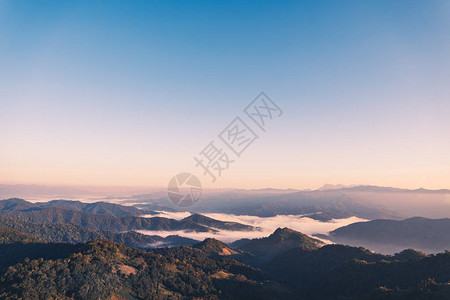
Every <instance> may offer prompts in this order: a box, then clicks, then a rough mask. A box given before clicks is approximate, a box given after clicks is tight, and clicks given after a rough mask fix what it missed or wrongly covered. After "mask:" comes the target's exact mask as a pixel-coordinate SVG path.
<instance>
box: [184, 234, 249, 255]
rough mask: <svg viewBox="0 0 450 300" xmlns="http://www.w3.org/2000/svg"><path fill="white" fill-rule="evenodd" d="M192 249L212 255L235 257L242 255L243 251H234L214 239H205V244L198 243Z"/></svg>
mask: <svg viewBox="0 0 450 300" xmlns="http://www.w3.org/2000/svg"><path fill="white" fill-rule="evenodd" d="M192 247H193V248H197V249H200V250H202V251H203V252H205V253H208V254H212V255H223V256H228V255H231V256H233V255H239V254H241V253H242V251H239V250H235V249H232V248H231V247H230V246H228V245H227V244H225V243H224V242H221V241H219V240H216V239H212V238H208V239H205V240H204V241H203V242H200V243H197V244H195V245H193V246H192Z"/></svg>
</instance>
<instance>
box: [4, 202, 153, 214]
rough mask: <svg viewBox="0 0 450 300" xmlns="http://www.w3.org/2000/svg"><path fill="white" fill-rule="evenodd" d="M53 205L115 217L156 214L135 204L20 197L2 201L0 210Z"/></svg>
mask: <svg viewBox="0 0 450 300" xmlns="http://www.w3.org/2000/svg"><path fill="white" fill-rule="evenodd" d="M46 207H52V208H61V209H65V210H75V211H83V212H88V213H93V214H98V215H110V216H115V217H126V216H141V215H144V214H154V212H153V211H151V210H147V209H139V208H137V207H134V206H126V205H120V204H114V203H109V202H94V203H85V202H80V201H72V200H52V201H48V202H36V203H32V202H29V201H25V200H23V199H20V198H10V199H5V200H2V201H0V210H10V211H30V210H39V209H41V208H46Z"/></svg>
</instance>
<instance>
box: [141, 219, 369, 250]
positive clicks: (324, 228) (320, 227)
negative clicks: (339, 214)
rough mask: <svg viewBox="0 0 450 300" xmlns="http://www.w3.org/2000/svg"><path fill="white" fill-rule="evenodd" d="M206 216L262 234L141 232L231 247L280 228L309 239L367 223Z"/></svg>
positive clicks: (243, 232) (245, 232) (347, 220)
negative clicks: (229, 244)
mask: <svg viewBox="0 0 450 300" xmlns="http://www.w3.org/2000/svg"><path fill="white" fill-rule="evenodd" d="M190 215H191V214H190V213H189V212H159V214H158V215H157V216H159V217H166V218H172V219H177V220H181V219H183V218H186V217H188V216H190ZM203 215H205V216H207V217H210V218H213V219H216V220H221V221H229V222H238V223H242V224H247V225H251V226H254V227H259V228H260V230H258V231H251V232H249V231H229V230H220V231H219V232H218V233H210V232H185V231H149V230H139V232H140V233H143V234H148V235H159V236H163V237H166V236H168V235H179V236H183V237H188V238H192V239H196V240H204V239H205V238H215V239H218V240H221V241H223V242H226V243H230V242H233V241H235V240H238V239H242V238H250V239H253V238H261V237H266V236H268V235H270V234H271V233H273V232H274V231H275V230H276V229H277V228H278V227H288V228H291V229H294V230H296V231H299V232H302V233H304V234H307V235H313V234H316V233H322V234H327V233H328V232H330V231H332V230H334V229H336V228H339V227H342V226H346V225H349V224H352V223H355V222H363V221H367V220H364V219H360V218H357V217H350V218H345V219H334V220H332V221H329V222H320V221H317V220H313V219H311V218H307V217H304V216H303V215H282V216H275V217H268V218H261V217H255V216H247V215H240V216H237V215H232V214H221V213H205V214H203ZM152 216H153V217H154V216H155V215H151V216H148V217H152Z"/></svg>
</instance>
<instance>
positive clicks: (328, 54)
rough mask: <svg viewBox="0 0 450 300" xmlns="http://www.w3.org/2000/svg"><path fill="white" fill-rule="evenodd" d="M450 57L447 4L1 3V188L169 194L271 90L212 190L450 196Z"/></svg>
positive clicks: (420, 2)
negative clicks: (165, 188) (272, 112)
mask: <svg viewBox="0 0 450 300" xmlns="http://www.w3.org/2000/svg"><path fill="white" fill-rule="evenodd" d="M449 50H450V4H449V3H448V2H446V1H373V2H370V3H369V2H368V1H339V2H338V1H293V2H289V1H285V2H282V3H281V2H276V1H270V2H269V1H245V2H242V1H189V2H187V1H183V2H182V1H171V2H167V1H164V2H163V1H160V2H154V1H32V2H29V1H0V126H1V129H0V138H1V140H2V141H3V146H2V149H1V150H0V159H1V160H2V167H0V181H1V182H4V183H45V184H104V185H144V186H147V185H149V186H162V185H165V184H166V182H167V181H168V180H169V179H170V177H171V176H172V175H174V174H176V173H177V172H181V171H192V172H195V171H196V169H195V167H194V162H193V159H192V158H193V156H194V155H196V154H197V153H198V152H199V151H201V150H202V149H203V147H204V146H206V145H207V144H208V143H209V141H210V140H212V139H214V138H215V137H216V136H217V134H218V133H220V132H221V131H222V129H223V128H224V127H225V126H226V125H227V124H228V123H229V122H230V121H231V120H232V119H233V118H234V117H235V116H236V115H238V114H239V113H241V111H242V109H243V107H245V106H246V105H247V104H248V103H249V102H250V101H251V100H252V99H253V98H254V97H255V96H256V95H257V94H258V93H259V92H260V91H265V92H266V93H267V94H268V95H270V96H271V97H272V98H273V99H274V100H275V101H276V102H277V103H278V104H279V105H280V106H281V107H282V108H283V110H284V111H285V114H284V115H283V117H282V118H281V119H280V120H277V122H276V123H275V122H274V123H273V125H272V126H271V128H270V130H268V132H267V133H266V134H264V135H263V136H261V139H260V140H258V142H257V143H255V145H252V147H251V149H249V151H248V152H247V153H245V156H244V157H242V158H241V159H240V160H239V161H238V162H237V163H236V164H235V165H234V166H233V167H232V169H230V170H229V172H227V173H226V174H224V175H223V178H221V180H220V181H218V182H217V183H216V184H214V185H213V187H230V186H232V187H248V188H254V187H266V186H273V187H294V188H314V187H317V186H320V185H322V184H324V183H327V182H329V183H346V184H354V183H357V184H358V183H361V184H378V185H395V186H402V187H420V186H424V187H429V188H438V187H449V186H448V184H447V186H445V185H446V183H447V182H448V179H449V178H450V166H449V165H450V162H449V158H448V153H449V150H450V142H449V139H448V136H449V132H450V131H449V130H450V121H449V118H448V115H449V113H450V101H449V89H450V88H449V85H448V82H450V80H449V79H450V68H449V67H450V51H449ZM2 169H3V170H2Z"/></svg>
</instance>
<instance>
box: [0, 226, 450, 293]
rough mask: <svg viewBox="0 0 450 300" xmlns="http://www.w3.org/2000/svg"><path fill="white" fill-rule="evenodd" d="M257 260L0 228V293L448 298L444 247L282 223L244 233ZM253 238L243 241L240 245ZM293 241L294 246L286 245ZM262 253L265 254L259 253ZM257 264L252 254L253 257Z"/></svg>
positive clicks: (205, 247)
mask: <svg viewBox="0 0 450 300" xmlns="http://www.w3.org/2000/svg"><path fill="white" fill-rule="evenodd" d="M280 242H281V243H283V245H285V246H286V248H285V249H284V251H283V250H282V249H281V248H282V247H281V248H280V249H279V251H277V253H271V254H273V255H275V256H274V257H273V258H272V259H269V260H268V261H267V262H265V263H263V264H262V265H259V266H258V265H252V263H246V262H243V260H245V259H246V255H247V254H246V252H245V251H243V250H240V249H234V248H233V247H230V246H229V245H226V244H224V243H222V242H221V241H218V240H215V239H206V240H205V241H203V242H200V243H197V244H194V245H193V246H192V247H172V248H159V249H151V250H147V251H143V250H138V249H134V248H130V247H126V246H124V245H122V244H119V243H114V242H111V241H107V240H102V239H97V240H93V241H90V242H87V243H78V244H68V243H49V242H45V241H42V239H40V238H38V237H35V236H33V235H30V234H26V233H22V232H20V231H17V230H15V229H11V228H5V227H3V226H0V250H1V253H2V255H1V256H0V295H1V297H2V299H325V300H327V299H448V297H449V296H450V273H449V272H448V270H449V269H450V252H445V253H440V254H437V255H426V254H424V253H421V252H418V251H415V250H405V251H402V252H401V253H398V254H396V255H394V256H387V255H381V254H377V253H373V252H371V251H368V250H367V249H364V248H356V247H351V246H344V245H323V244H319V243H318V242H316V241H314V239H307V238H305V236H304V235H303V234H302V233H300V232H295V231H292V230H290V229H288V228H280V229H277V230H276V231H275V232H274V233H273V234H272V235H271V236H269V237H267V238H265V239H262V240H253V248H252V250H253V253H254V254H252V255H259V253H258V251H259V250H258V251H255V249H258V246H260V249H262V250H267V249H270V246H272V247H277V246H278V245H279V244H280ZM248 243H252V240H251V241H247V242H246V243H244V244H243V245H245V244H248ZM293 244H296V246H295V247H293V248H291V247H292V245H293ZM260 253H261V254H262V255H263V256H265V255H266V252H265V251H261V252H260ZM259 262H260V261H259Z"/></svg>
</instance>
